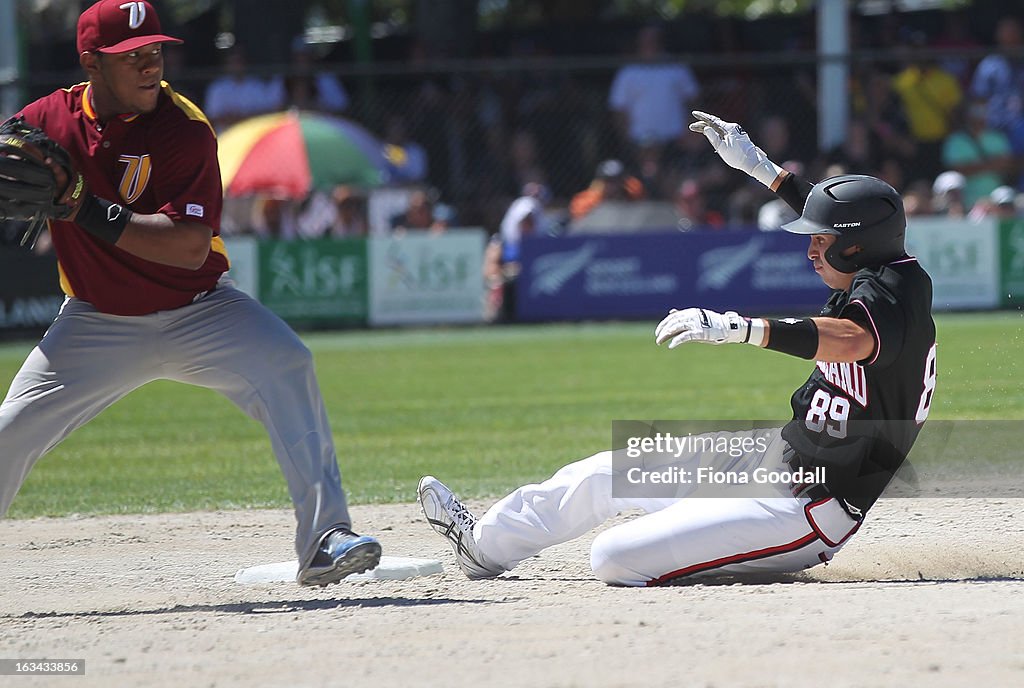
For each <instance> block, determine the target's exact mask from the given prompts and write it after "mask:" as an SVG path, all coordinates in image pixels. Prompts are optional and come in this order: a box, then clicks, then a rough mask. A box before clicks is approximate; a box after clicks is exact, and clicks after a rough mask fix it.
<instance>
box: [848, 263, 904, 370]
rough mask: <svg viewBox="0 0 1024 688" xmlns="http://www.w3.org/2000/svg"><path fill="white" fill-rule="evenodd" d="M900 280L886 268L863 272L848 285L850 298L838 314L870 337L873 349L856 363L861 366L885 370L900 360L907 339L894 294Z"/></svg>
mask: <svg viewBox="0 0 1024 688" xmlns="http://www.w3.org/2000/svg"><path fill="white" fill-rule="evenodd" d="M898 280H899V276H898V275H897V274H896V273H895V272H894V271H892V270H888V269H886V268H884V267H883V268H878V269H865V270H861V271H860V272H858V273H857V275H856V276H855V277H854V278H853V283H852V284H851V285H850V297H849V299H848V300H847V302H846V305H845V306H844V307H843V309H842V311H841V312H840V313H839V316H838V317H840V318H846V319H848V320H852V321H853V322H855V323H857V324H859V325H860V326H861V327H863V328H864V329H866V330H867V331H868V332H870V333H871V336H872V337H873V338H874V340H875V348H874V349H873V350H872V352H871V354H870V355H869V356H868V357H867V358H865V359H863V360H861V361H857V362H858V363H860V364H861V365H863V366H872V367H874V368H879V369H880V368H886V367H888V366H890V365H891V364H892V363H893V362H894V361H896V360H897V359H898V358H899V355H900V352H901V351H902V350H903V342H904V339H905V337H906V325H907V323H906V316H905V315H904V313H903V307H902V305H901V304H900V302H899V300H898V298H897V296H896V295H897V294H898V293H899V288H898V287H899V285H898V284H897V282H898Z"/></svg>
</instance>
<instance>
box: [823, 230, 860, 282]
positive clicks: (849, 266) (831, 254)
mask: <svg viewBox="0 0 1024 688" xmlns="http://www.w3.org/2000/svg"><path fill="white" fill-rule="evenodd" d="M842 243H843V242H842V239H841V238H840V239H839V240H838V241H835V242H833V243H832V245H831V246H829V247H828V249H826V250H825V261H826V262H828V264H829V265H831V266H832V267H833V268H835V269H836V270H838V271H839V272H842V273H846V274H850V273H854V272H857V271H858V270H860V267H859V266H858V265H857V264H856V263H855V262H854V261H853V260H851V258H852V257H853V256H856V255H857V254H858V253H860V252H861V251H863V250H864V249H863V247H861V246H860V245H855V246H844V245H842ZM850 249H854V250H852V251H851V250H850Z"/></svg>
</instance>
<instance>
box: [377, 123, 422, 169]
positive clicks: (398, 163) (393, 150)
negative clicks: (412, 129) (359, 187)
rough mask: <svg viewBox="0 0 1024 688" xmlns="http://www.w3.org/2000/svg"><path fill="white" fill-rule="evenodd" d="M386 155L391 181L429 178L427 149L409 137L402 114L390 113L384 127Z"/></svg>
mask: <svg viewBox="0 0 1024 688" xmlns="http://www.w3.org/2000/svg"><path fill="white" fill-rule="evenodd" d="M384 157H385V158H386V159H387V161H388V163H389V164H390V169H391V181H392V182H394V183H397V184H406V183H411V182H421V181H423V180H425V179H426V178H427V170H428V166H427V151H426V149H425V148H424V147H423V146H421V145H420V144H418V143H416V142H415V141H413V140H412V139H411V138H409V128H408V127H407V126H406V124H405V118H404V117H402V116H401V115H394V114H393V115H389V116H388V118H387V124H386V125H385V127H384Z"/></svg>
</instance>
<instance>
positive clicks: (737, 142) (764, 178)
mask: <svg viewBox="0 0 1024 688" xmlns="http://www.w3.org/2000/svg"><path fill="white" fill-rule="evenodd" d="M693 116H694V117H695V118H696V120H697V121H696V122H694V123H692V124H691V125H690V130H691V131H695V132H697V133H698V134H703V135H704V137H705V138H706V139H707V140H708V141H709V142H710V143H711V147H712V148H714V149H715V152H716V153H718V156H719V157H720V158H722V160H724V161H725V163H726V164H727V165H729V166H730V167H735V168H736V169H737V170H741V171H743V172H746V173H747V174H749V175H750V176H751V177H753V178H754V179H756V180H757V181H759V182H761V183H762V184H764V185H765V186H767V187H768V188H769V189H771V190H772V191H774V192H775V193H776V194H778V196H779V198H781V199H782V200H783V201H785V202H786V204H787V205H789V207H790V208H792V209H793V210H794V211H796V212H797V213H802V212H803V209H804V201H806V200H807V196H808V195H809V194H810V193H811V187H812V186H813V185H812V184H811V183H810V182H808V181H806V180H804V179H801V178H800V177H798V176H796V175H795V174H792V173H791V172H789V171H788V170H784V169H782V168H781V167H779V166H778V165H776V164H775V163H774V162H772V161H771V160H769V159H768V156H767V155H765V152H764V151H763V150H761V149H760V148H758V147H757V146H755V145H754V142H753V141H751V140H750V135H749V134H747V132H745V131H744V130H743V127H741V126H740V125H738V124H736V123H735V122H726V121H725V120H723V119H722V118H721V117H718V116H717V115H712V114H709V113H707V112H701V111H700V110H694V111H693Z"/></svg>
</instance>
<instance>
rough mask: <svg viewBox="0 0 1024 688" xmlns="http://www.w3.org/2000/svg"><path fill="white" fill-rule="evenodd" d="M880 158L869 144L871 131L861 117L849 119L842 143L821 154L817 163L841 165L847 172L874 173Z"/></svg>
mask: <svg viewBox="0 0 1024 688" xmlns="http://www.w3.org/2000/svg"><path fill="white" fill-rule="evenodd" d="M879 162H880V160H879V158H878V155H877V151H876V150H875V149H874V148H873V147H872V145H871V131H870V129H869V128H868V123H867V122H866V121H865V120H864V119H861V118H854V119H851V120H850V122H849V124H848V125H847V128H846V137H845V138H844V139H843V141H842V143H841V144H839V145H838V146H837V147H835V148H833V149H832V150H830V151H828V152H826V153H825V154H824V155H823V156H821V160H820V161H819V164H825V165H841V166H842V167H843V169H844V170H846V171H848V173H849V174H874V170H875V168H877V167H878V164H879Z"/></svg>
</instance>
